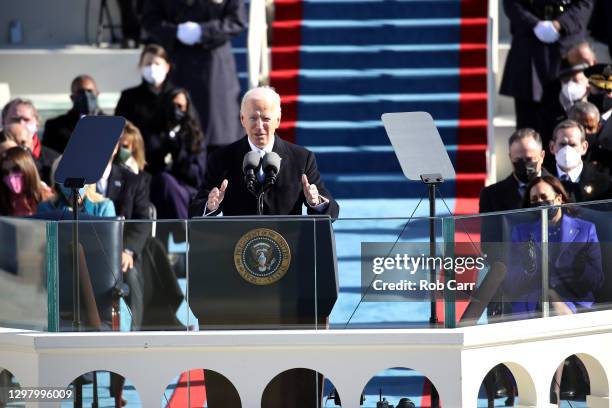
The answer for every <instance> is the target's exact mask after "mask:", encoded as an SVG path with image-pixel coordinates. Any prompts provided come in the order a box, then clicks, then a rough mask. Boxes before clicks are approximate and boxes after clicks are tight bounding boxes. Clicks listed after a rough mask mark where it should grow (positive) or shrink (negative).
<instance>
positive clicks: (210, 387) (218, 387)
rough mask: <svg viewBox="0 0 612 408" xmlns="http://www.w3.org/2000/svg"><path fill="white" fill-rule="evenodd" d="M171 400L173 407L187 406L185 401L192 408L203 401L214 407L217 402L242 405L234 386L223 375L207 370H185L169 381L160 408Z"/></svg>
mask: <svg viewBox="0 0 612 408" xmlns="http://www.w3.org/2000/svg"><path fill="white" fill-rule="evenodd" d="M172 400H174V401H173V405H174V404H178V405H180V406H183V405H184V406H187V405H188V404H187V401H191V405H192V406H201V405H203V401H204V400H206V401H207V402H208V401H212V402H213V404H215V406H217V404H218V403H219V402H226V403H228V404H230V406H236V405H240V406H241V405H242V401H241V400H240V395H239V394H238V389H237V388H236V386H235V385H234V384H233V383H232V382H231V381H230V380H229V379H228V378H227V377H226V376H225V375H223V374H221V373H220V372H218V371H215V370H210V369H207V368H191V369H187V370H184V371H181V372H180V373H178V374H177V375H176V376H174V377H173V378H172V379H170V380H169V381H168V385H167V386H166V388H165V390H164V393H163V395H162V396H161V407H162V408H165V407H166V406H167V405H168V404H169V403H170V401H172ZM183 400H184V401H185V402H184V404H183V403H182V401H183ZM221 405H223V404H221Z"/></svg>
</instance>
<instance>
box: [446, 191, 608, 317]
mask: <svg viewBox="0 0 612 408" xmlns="http://www.w3.org/2000/svg"><path fill="white" fill-rule="evenodd" d="M611 210H612V206H611V203H610V202H593V203H579V204H566V205H562V206H548V207H538V208H529V209H525V210H516V211H508V212H502V213H491V214H480V215H477V216H464V217H455V218H454V221H453V222H454V224H455V233H454V234H453V236H452V237H449V241H448V243H450V242H451V241H452V244H453V246H454V247H455V251H456V252H461V251H463V252H466V251H469V250H471V251H473V252H474V253H478V254H479V255H480V256H481V257H483V259H485V262H484V264H485V268H483V269H482V270H480V271H478V273H477V274H476V275H475V282H476V287H475V291H474V293H473V295H472V296H471V297H470V299H469V301H468V302H467V304H466V305H460V304H459V302H458V303H457V309H458V313H457V316H458V322H459V324H461V325H472V324H478V323H487V322H488V323H494V322H502V321H508V320H517V319H527V318H534V317H547V316H555V315H559V314H573V313H583V312H588V311H592V310H601V309H607V308H609V307H610V304H611V302H612V298H611V297H610V293H612V292H611V290H612V276H611V275H610V271H612V260H608V259H607V255H608V254H609V253H611V252H610V250H609V248H610V242H611V240H612V221H611V217H610V216H611V215H612V214H611V213H610V211H611ZM451 238H452V240H451ZM610 249H612V248H610ZM460 309H463V311H461V310H460Z"/></svg>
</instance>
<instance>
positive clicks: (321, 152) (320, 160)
mask: <svg viewBox="0 0 612 408" xmlns="http://www.w3.org/2000/svg"><path fill="white" fill-rule="evenodd" d="M309 148H310V149H311V150H312V151H313V152H315V154H316V155H317V165H318V167H319V170H321V172H323V173H359V172H363V171H365V170H367V171H369V172H372V173H396V174H397V173H401V172H402V169H401V167H400V164H399V162H398V160H397V156H396V155H395V151H394V150H393V147H392V146H391V145H390V144H388V145H386V146H384V145H383V146H355V147H346V146H329V147H317V146H309ZM446 149H447V151H448V155H449V157H450V159H451V162H452V163H453V164H454V165H455V167H457V146H456V145H446ZM485 151H486V145H475V146H469V147H466V146H462V152H461V158H462V169H461V170H462V172H464V173H483V172H486V163H485V161H484V160H482V158H483V157H484V153H485Z"/></svg>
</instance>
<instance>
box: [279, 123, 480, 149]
mask: <svg viewBox="0 0 612 408" xmlns="http://www.w3.org/2000/svg"><path fill="white" fill-rule="evenodd" d="M436 127H437V128H438V132H439V133H440V137H441V138H442V141H443V142H444V144H446V145H454V144H457V138H458V130H459V129H461V130H462V135H461V136H462V143H464V144H468V145H469V144H482V143H486V141H487V126H486V120H481V121H473V122H472V123H470V122H468V121H461V122H460V121H457V120H436ZM294 130H295V131H296V135H297V137H296V142H297V143H298V144H301V145H305V146H361V145H388V144H389V138H388V137H387V133H386V132H385V128H384V127H383V124H382V121H381V120H371V121H344V122H343V121H298V122H297V123H296V122H281V126H280V129H279V132H280V134H281V135H282V134H283V133H284V132H287V133H289V132H291V133H292V132H293V131H294Z"/></svg>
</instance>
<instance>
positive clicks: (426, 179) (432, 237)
mask: <svg viewBox="0 0 612 408" xmlns="http://www.w3.org/2000/svg"><path fill="white" fill-rule="evenodd" d="M421 181H423V183H425V185H427V190H428V192H429V256H430V257H432V258H434V257H435V256H436V222H435V221H436V220H435V216H436V187H437V186H438V185H439V184H442V183H443V182H444V178H442V175H441V174H437V173H435V174H421ZM436 272H437V271H436V270H435V268H431V270H430V271H429V281H430V282H432V283H433V282H435V281H436ZM429 324H430V325H431V326H432V327H435V326H436V325H437V324H438V312H437V311H436V291H434V290H432V291H431V294H430V315H429ZM439 401H440V397H439V396H438V391H437V390H436V389H435V388H434V386H433V384H431V406H432V408H437V407H438V406H439Z"/></svg>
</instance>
